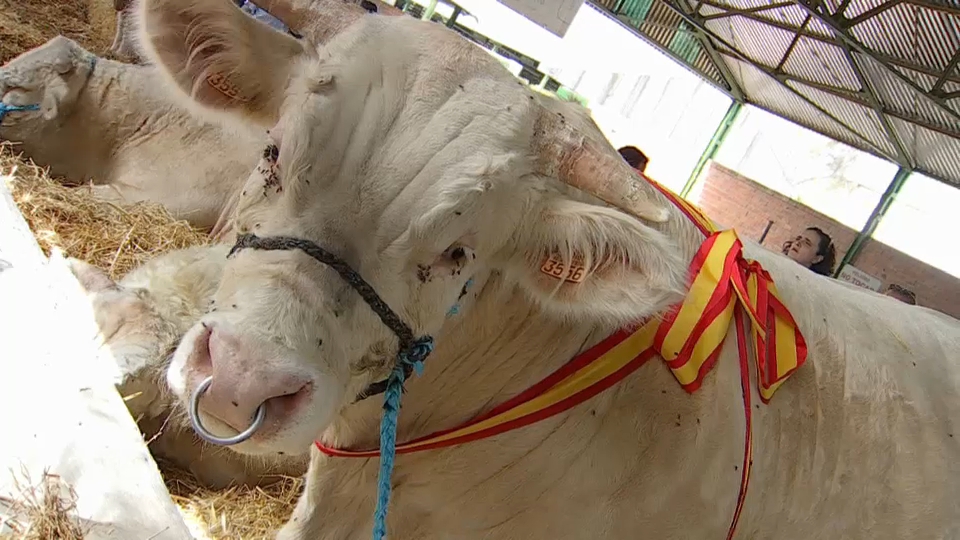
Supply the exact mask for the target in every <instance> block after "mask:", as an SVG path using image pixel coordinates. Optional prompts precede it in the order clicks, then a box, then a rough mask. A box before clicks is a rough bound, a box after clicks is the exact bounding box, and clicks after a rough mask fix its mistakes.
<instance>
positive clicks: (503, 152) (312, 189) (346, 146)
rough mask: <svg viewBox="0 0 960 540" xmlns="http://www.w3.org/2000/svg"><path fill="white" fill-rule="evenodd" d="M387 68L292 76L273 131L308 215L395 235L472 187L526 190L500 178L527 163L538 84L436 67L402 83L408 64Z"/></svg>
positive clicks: (326, 223) (314, 68) (319, 66)
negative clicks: (453, 75)
mask: <svg viewBox="0 0 960 540" xmlns="http://www.w3.org/2000/svg"><path fill="white" fill-rule="evenodd" d="M387 71H389V70H387ZM387 75H389V76H387ZM387 75H384V72H383V71H378V70H376V69H372V68H371V67H370V65H365V66H364V67H362V68H359V67H358V68H353V67H346V68H343V69H337V70H333V71H330V70H329V69H328V68H327V67H326V66H324V65H323V63H322V62H316V63H314V64H311V65H308V66H307V68H306V69H304V72H303V73H302V74H301V75H300V76H299V77H298V79H297V81H296V82H295V83H294V84H292V85H291V91H290V93H289V95H288V98H287V102H286V104H285V106H284V112H283V115H282V118H281V120H280V122H279V124H278V126H277V129H275V130H274V131H275V134H274V135H275V136H276V137H277V138H278V139H279V146H280V150H279V157H280V160H279V162H280V171H279V174H280V177H281V179H282V180H281V181H282V183H284V184H285V186H284V187H283V190H284V196H287V197H293V198H295V199H296V201H294V203H295V204H294V205H293V206H292V207H293V208H299V209H300V211H302V212H305V214H306V215H305V216H303V217H304V219H306V220H308V221H310V222H311V223H313V224H315V225H314V226H316V227H320V228H321V229H326V232H327V233H328V234H329V233H331V232H332V229H341V228H342V227H343V226H344V225H349V227H350V230H351V231H353V232H355V233H356V234H359V235H367V237H368V238H371V239H372V238H373V235H374V234H375V233H378V232H379V233H382V234H380V235H378V236H380V237H381V238H380V240H381V241H389V239H390V238H391V237H390V235H391V233H392V234H399V232H400V231H402V230H404V229H406V228H407V227H408V226H409V225H410V223H411V221H415V220H416V219H417V218H419V217H422V216H424V215H425V214H428V213H429V214H435V212H431V210H435V209H438V208H449V209H450V212H460V213H461V214H462V213H463V210H462V209H460V210H457V209H455V208H453V207H454V206H457V205H456V204H455V202H456V200H457V199H460V198H463V197H464V196H467V195H469V194H471V193H473V194H476V193H480V192H486V191H489V190H490V188H491V186H492V185H494V184H499V185H502V187H501V192H502V191H503V190H508V189H511V190H517V189H520V187H521V186H520V185H518V184H517V183H511V182H503V180H506V179H513V178H516V177H518V176H520V175H522V174H525V173H526V172H529V166H528V164H527V163H526V162H527V161H528V159H527V152H526V149H527V148H528V147H529V139H530V135H531V132H532V126H533V124H534V118H535V115H536V113H537V104H536V101H535V99H534V98H533V97H532V94H530V93H529V92H528V91H525V90H524V89H523V88H522V87H521V86H520V85H518V84H517V82H516V81H515V80H507V81H504V80H501V79H498V78H490V77H485V78H481V77H476V78H466V79H464V80H462V81H460V80H456V79H450V78H444V77H440V74H438V75H437V76H436V77H432V78H431V77H428V78H427V79H428V80H432V81H433V82H434V83H435V86H429V85H427V84H426V82H425V81H423V80H419V79H418V80H414V84H412V85H401V84H399V82H404V81H408V80H410V79H409V78H408V77H407V75H406V74H405V73H404V72H403V71H402V70H400V71H395V72H391V73H388V74H387ZM420 75H423V74H420ZM390 76H392V77H394V79H391V78H390ZM328 79H330V80H328ZM318 81H321V82H323V83H324V84H327V85H330V86H331V87H332V88H325V87H324V85H323V84H321V85H319V86H318V83H317V82H318ZM436 85H439V86H441V87H443V88H442V89H441V90H438V88H437V87H436ZM398 87H406V88H408V89H409V90H408V91H407V92H406V93H403V92H400V93H399V94H398ZM268 166H269V164H264V163H262V164H261V167H260V168H259V169H260V174H261V175H267V176H269V175H270V174H272V172H271V171H270V170H269V167H268ZM273 181H275V180H265V181H262V182H264V183H271V182H273ZM474 209H476V208H474ZM469 217H470V216H466V218H465V219H469Z"/></svg>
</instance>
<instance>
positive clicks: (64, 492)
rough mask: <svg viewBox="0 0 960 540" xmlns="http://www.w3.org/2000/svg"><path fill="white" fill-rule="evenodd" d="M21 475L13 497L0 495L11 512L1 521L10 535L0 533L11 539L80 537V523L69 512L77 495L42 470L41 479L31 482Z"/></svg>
mask: <svg viewBox="0 0 960 540" xmlns="http://www.w3.org/2000/svg"><path fill="white" fill-rule="evenodd" d="M23 474H24V482H23V483H22V484H21V482H20V481H19V480H16V485H15V486H14V487H15V489H16V490H17V491H18V492H19V497H18V498H17V499H8V498H7V497H0V503H3V504H4V505H5V506H6V507H7V508H8V510H9V513H10V514H11V517H10V519H8V520H7V521H6V522H5V523H4V524H5V525H6V526H7V527H9V528H10V529H12V530H13V533H12V534H6V535H2V536H0V538H10V539H11V540H51V539H53V538H56V539H58V540H83V536H84V534H85V531H84V529H85V528H84V525H83V524H82V523H81V522H80V519H79V518H77V517H76V516H75V515H71V512H73V510H74V509H75V508H76V506H77V494H76V492H75V491H74V490H73V488H72V487H71V486H69V485H67V483H66V482H64V481H63V479H61V478H60V477H59V476H57V475H55V474H50V473H49V472H48V471H43V478H41V479H40V481H39V482H37V483H36V484H34V483H33V482H31V480H30V478H29V476H27V475H26V473H23Z"/></svg>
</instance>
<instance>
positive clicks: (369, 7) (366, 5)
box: [360, 0, 378, 13]
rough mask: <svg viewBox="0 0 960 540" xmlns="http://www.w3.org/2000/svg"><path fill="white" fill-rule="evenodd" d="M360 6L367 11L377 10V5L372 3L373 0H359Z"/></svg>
mask: <svg viewBox="0 0 960 540" xmlns="http://www.w3.org/2000/svg"><path fill="white" fill-rule="evenodd" d="M360 7H362V8H363V9H365V10H367V13H376V12H377V11H378V10H377V5H376V4H374V3H373V2H370V1H368V0H361V1H360Z"/></svg>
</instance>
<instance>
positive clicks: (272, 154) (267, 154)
mask: <svg viewBox="0 0 960 540" xmlns="http://www.w3.org/2000/svg"><path fill="white" fill-rule="evenodd" d="M263 159H265V160H267V161H269V162H270V163H276V162H277V160H278V159H280V149H279V148H277V145H275V144H270V145H267V147H266V148H264V149H263Z"/></svg>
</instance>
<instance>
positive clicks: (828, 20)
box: [797, 0, 960, 120]
mask: <svg viewBox="0 0 960 540" xmlns="http://www.w3.org/2000/svg"><path fill="white" fill-rule="evenodd" d="M808 2H809V0H797V5H798V6H800V7H802V8H804V9H805V10H807V11H808V12H810V13H812V14H814V15H815V16H816V17H817V18H818V19H820V21H821V22H823V23H824V24H826V25H827V26H829V27H830V29H831V30H833V33H834V35H835V36H836V37H837V38H838V39H840V40H841V41H842V42H844V43H845V44H847V45H848V46H850V47H852V48H854V49H856V50H857V52H859V53H860V54H863V55H865V56H869V57H870V58H872V59H873V60H875V61H876V62H878V63H879V64H880V65H882V66H883V68H884V69H885V70H887V72H889V73H890V74H891V75H893V76H894V77H896V78H897V79H900V81H901V82H903V83H904V84H906V85H908V86H910V88H913V89H914V90H915V91H916V92H917V93H918V94H920V95H922V96H924V97H926V98H927V99H929V100H930V101H932V102H933V103H934V104H936V105H937V106H938V107H940V109H942V110H943V111H944V112H946V113H947V114H949V115H950V116H952V117H954V118H956V119H957V120H960V113H958V112H957V111H955V110H953V109H952V108H950V107H949V106H947V103H946V101H944V100H943V99H941V98H938V97H936V96H933V95H931V94H929V93H928V92H927V91H926V90H924V89H923V88H921V87H920V85H918V84H917V83H915V82H913V80H911V79H910V78H909V77H907V76H906V75H904V74H902V73H900V72H899V71H897V70H896V69H893V68H892V67H890V64H888V63H887V62H885V61H883V60H881V59H880V58H879V57H878V55H877V53H875V52H873V51H872V50H870V48H869V47H866V46H865V45H863V44H862V43H860V42H859V41H857V40H856V39H855V38H854V37H853V36H851V35H850V34H849V33H847V31H846V30H844V29H843V27H842V26H841V25H840V24H839V23H837V21H836V20H834V18H833V17H830V16H826V15H823V14H821V13H819V12H818V11H817V10H816V9H815V8H814V7H813V6H811V5H810V4H809V3H808ZM938 75H939V74H938Z"/></svg>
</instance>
